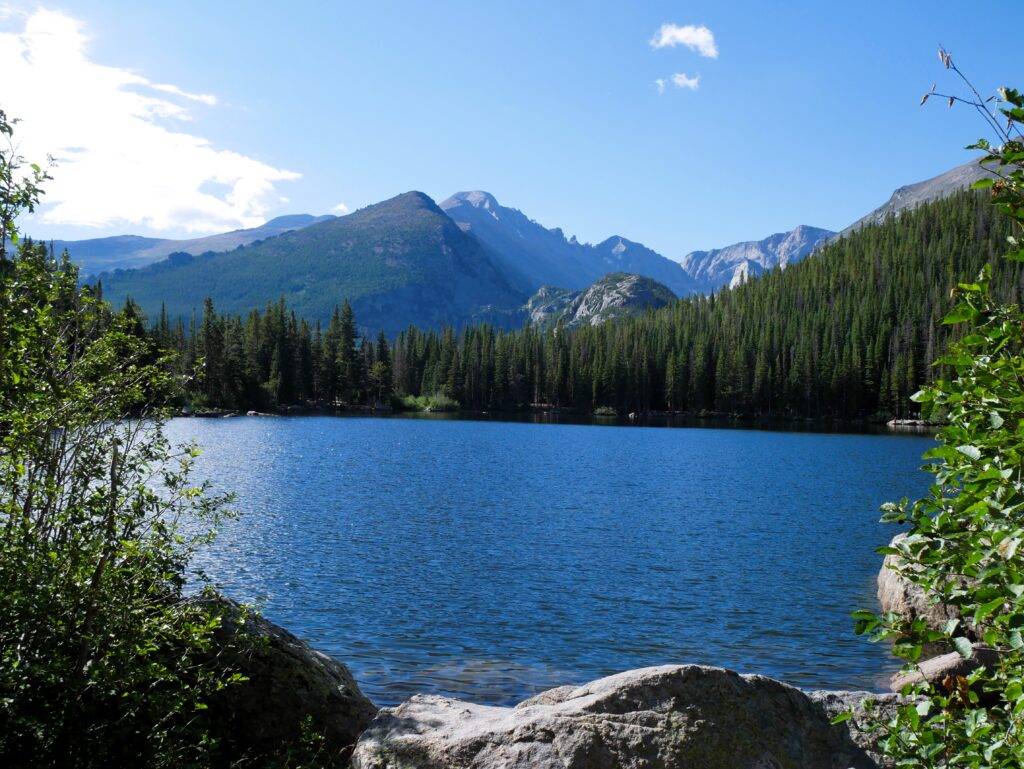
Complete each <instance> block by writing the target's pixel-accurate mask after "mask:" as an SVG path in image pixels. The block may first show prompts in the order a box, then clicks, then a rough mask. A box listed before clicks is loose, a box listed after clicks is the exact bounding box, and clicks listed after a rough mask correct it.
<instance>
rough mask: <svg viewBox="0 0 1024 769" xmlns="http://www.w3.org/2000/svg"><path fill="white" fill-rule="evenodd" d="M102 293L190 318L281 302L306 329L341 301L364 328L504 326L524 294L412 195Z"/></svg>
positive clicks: (160, 270)
mask: <svg viewBox="0 0 1024 769" xmlns="http://www.w3.org/2000/svg"><path fill="white" fill-rule="evenodd" d="M100 278H101V280H102V282H103V287H104V295H105V296H107V297H108V298H110V299H111V300H112V301H114V302H115V303H117V302H118V301H123V300H124V299H125V298H126V297H128V296H131V297H132V298H133V299H134V300H135V301H137V302H138V303H139V304H140V305H141V306H142V308H143V310H145V311H146V312H147V313H148V314H150V315H152V314H153V313H155V312H157V311H158V310H159V308H160V306H161V304H162V303H166V304H167V310H168V312H169V314H170V315H171V316H172V317H173V316H187V315H189V314H190V313H191V312H192V311H193V310H195V309H198V308H200V307H201V306H202V303H203V300H204V299H205V298H206V297H207V296H210V297H211V298H212V299H213V301H214V304H215V306H216V307H217V309H218V310H221V311H228V312H247V311H249V310H250V309H252V308H253V307H260V306H263V305H265V304H266V303H267V302H269V301H276V300H277V299H278V298H279V297H281V296H283V297H285V298H286V299H287V300H288V303H289V305H290V306H292V307H293V308H294V309H295V310H296V312H297V313H298V314H299V315H300V316H302V317H303V318H306V319H308V320H310V321H314V320H319V321H326V320H327V319H328V318H329V317H330V315H331V312H332V311H333V309H334V307H335V306H337V305H340V304H341V303H342V302H343V301H345V300H346V299H347V300H349V301H350V302H351V303H352V306H353V309H354V310H355V312H356V317H357V318H359V319H360V321H361V323H362V324H363V326H364V328H365V329H366V330H367V331H369V332H371V333H376V332H377V331H379V330H384V331H385V332H387V333H389V334H394V333H397V332H398V331H399V330H400V329H403V328H405V327H406V326H408V325H410V324H413V323H414V324H417V325H421V326H424V327H433V328H438V327H440V326H443V325H453V326H456V327H461V326H464V325H466V324H467V323H470V322H472V321H474V320H480V319H486V320H491V321H492V322H495V323H498V324H501V323H506V324H507V323H509V321H506V320H503V319H504V318H505V313H506V312H507V311H509V310H513V309H516V308H518V307H520V306H521V305H522V303H523V302H524V301H525V299H526V294H525V293H524V292H522V291H521V290H519V289H518V288H517V287H516V286H515V285H514V284H513V282H512V281H510V280H509V278H508V276H506V275H505V273H504V272H503V271H502V270H501V269H500V268H499V267H498V266H497V265H496V264H495V263H494V261H493V257H492V255H491V254H489V253H488V252H487V250H486V249H485V248H484V247H483V246H482V245H481V244H480V243H479V242H477V241H476V239H474V238H472V237H470V236H468V235H466V234H465V233H464V232H462V230H460V229H459V228H458V226H457V225H456V224H455V223H454V222H453V221H452V220H451V219H449V218H448V217H447V216H446V215H445V214H444V212H443V211H441V209H440V208H438V207H437V205H436V204H435V203H434V201H433V200H432V199H431V198H430V197H429V196H427V195H425V194H424V193H422V192H417V191H412V192H406V193H403V194H401V195H398V196H395V197H394V198H390V199H388V200H386V201H382V202H380V203H376V204H374V205H371V206H366V207H365V208H361V209H359V210H358V211H355V212H353V213H351V214H348V215H346V216H343V217H332V218H331V219H329V220H325V221H321V222H319V223H316V224H312V225H309V226H307V227H304V228H302V229H298V230H291V231H288V232H285V233H283V234H281V235H278V236H276V237H272V238H268V239H266V240H263V241H259V242H256V243H252V244H250V245H247V246H242V247H240V248H236V249H234V250H232V251H227V252H222V253H207V254H202V255H200V256H191V255H186V254H176V255H175V256H174V257H173V258H169V259H166V260H164V261H162V262H157V263H155V264H153V265H150V266H148V267H144V268H142V269H139V270H121V271H115V272H109V273H104V274H103V275H101V276H100Z"/></svg>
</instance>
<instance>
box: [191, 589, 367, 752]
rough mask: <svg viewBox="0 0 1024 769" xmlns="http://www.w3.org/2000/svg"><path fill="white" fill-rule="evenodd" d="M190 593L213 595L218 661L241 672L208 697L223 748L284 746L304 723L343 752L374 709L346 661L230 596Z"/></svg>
mask: <svg viewBox="0 0 1024 769" xmlns="http://www.w3.org/2000/svg"><path fill="white" fill-rule="evenodd" d="M190 600H199V601H204V602H209V601H213V602H214V605H215V608H217V609H218V610H220V612H221V616H222V621H221V627H220V629H219V630H218V631H216V640H217V641H218V646H219V647H220V650H221V651H220V654H221V655H222V656H221V660H222V662H223V663H224V664H225V665H227V666H229V667H230V669H232V670H236V671H238V672H240V673H241V674H242V675H244V676H245V677H246V678H247V679H248V680H246V681H243V682H241V683H238V684H234V685H232V686H228V687H227V688H225V689H224V690H223V691H222V692H221V693H220V696H219V697H218V698H217V699H216V700H215V701H214V702H212V703H210V714H211V716H212V717H213V721H214V725H215V727H216V731H217V733H218V736H219V737H220V738H221V740H222V741H223V743H224V747H225V748H226V749H227V750H228V751H229V752H230V753H231V754H233V755H235V756H236V757H242V756H244V757H246V758H248V759H253V758H258V757H260V756H263V755H265V754H271V753H273V754H275V755H279V754H280V751H281V750H282V748H284V747H287V746H298V745H300V744H301V743H302V741H303V739H304V738H305V737H306V736H307V735H306V734H305V731H306V730H307V727H308V731H309V732H311V733H315V734H317V735H319V736H320V737H322V739H323V748H324V749H325V750H326V751H327V752H329V753H330V754H331V755H336V756H339V757H340V758H341V760H344V759H345V758H347V756H348V755H349V753H350V751H351V749H352V746H353V745H355V742H356V738H357V737H358V736H359V734H360V733H361V732H362V731H363V729H365V728H366V726H367V724H369V723H370V720H371V719H372V718H373V717H374V715H375V714H376V712H377V708H376V707H375V706H374V705H373V703H372V702H370V700H369V699H367V698H366V697H365V696H364V695H363V693H362V692H361V691H360V690H359V686H358V684H356V681H355V679H354V678H353V677H352V674H351V673H350V672H349V670H348V668H347V667H345V665H343V664H342V663H340V662H338V661H337V660H335V659H332V658H331V657H328V656H327V655H326V654H323V653H322V652H318V651H316V650H315V649H312V648H310V646H309V645H308V644H306V643H305V642H304V641H301V640H299V639H298V638H296V637H295V636H294V635H292V634H291V633H289V632H288V631H287V630H285V629H284V628H282V627H279V626H278V625H275V624H274V623H272V622H270V621H268V620H266V619H264V618H263V617H260V616H259V615H257V614H247V613H245V612H244V611H243V610H242V608H241V607H240V606H239V605H238V604H236V603H235V602H234V601H231V600H229V599H227V598H214V599H211V598H202V599H190Z"/></svg>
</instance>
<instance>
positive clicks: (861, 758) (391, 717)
mask: <svg viewBox="0 0 1024 769" xmlns="http://www.w3.org/2000/svg"><path fill="white" fill-rule="evenodd" d="M872 697H874V698H876V699H877V700H879V702H880V704H881V706H882V707H888V706H891V704H892V703H893V702H895V699H894V697H893V695H867V694H864V693H850V692H844V693H833V692H818V693H813V694H811V695H808V694H805V693H803V692H801V691H800V690H798V689H795V688H793V687H791V686H788V685H786V684H783V683H780V682H778V681H775V680H773V679H770V678H765V677H763V676H755V675H750V676H744V675H740V674H738V673H734V672H732V671H728V670H723V669H720V668H711V667H703V666H699V665H666V666H661V667H652V668H642V669H639V670H632V671H628V672H625V673H620V674H618V675H614V676H609V677H607V678H602V679H599V680H597V681H593V682H591V683H589V684H585V685H583V686H579V687H571V686H563V687H559V688H558V689H553V690H551V691H549V692H544V693H543V694H540V695H538V696H536V697H533V698H531V699H529V700H526V701H524V702H522V703H520V704H519V705H518V706H517V707H515V708H502V707H490V706H485V705H474V704H470V703H466V702H460V701H458V700H452V699H448V698H445V697H436V696H423V695H419V696H416V697H413V698H412V699H410V700H408V701H406V702H405V703H403V704H402V705H400V706H398V707H396V708H387V709H384V710H381V711H380V713H379V714H378V715H377V718H376V719H374V721H373V723H371V724H370V726H369V728H368V729H367V730H366V731H365V732H364V733H363V735H362V736H361V737H360V739H359V742H358V744H357V745H356V749H355V753H354V754H353V757H352V762H353V766H354V767H356V768H357V769H406V768H410V767H417V768H419V769H527V768H529V769H674V768H676V767H678V769H691V768H693V769H695V768H696V767H700V768H701V769H847V768H848V767H856V768H857V769H871V768H872V767H877V766H878V764H877V763H876V758H875V757H874V756H872V755H871V753H870V747H871V743H870V738H869V736H868V735H867V734H866V733H864V732H862V731H861V730H860V729H859V726H858V724H859V723H860V722H859V721H858V718H857V716H855V717H854V718H853V719H851V720H850V721H847V722H845V723H842V724H835V725H833V724H831V718H832V717H834V716H835V715H836V714H838V713H839V712H842V711H844V710H846V709H848V708H851V707H853V708H854V709H858V708H859V709H861V713H862V714H863V709H862V708H863V701H864V700H865V699H866V698H872Z"/></svg>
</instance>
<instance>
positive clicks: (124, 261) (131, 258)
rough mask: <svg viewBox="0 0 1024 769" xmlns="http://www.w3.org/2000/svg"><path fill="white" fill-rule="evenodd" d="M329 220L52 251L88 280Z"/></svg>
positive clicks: (294, 219) (124, 238)
mask: <svg viewBox="0 0 1024 769" xmlns="http://www.w3.org/2000/svg"><path fill="white" fill-rule="evenodd" d="M333 218H334V217H333V216H331V215H329V214H327V215H324V216H312V215H311V214H288V215H285V216H278V217H275V218H273V219H271V220H269V221H268V222H266V223H264V224H261V225H260V226H259V227H250V228H249V229H243V230H232V231H231V232H221V233H218V234H216V235H207V236H205V237H202V238H188V239H185V240H174V239H171V238H145V237H140V236H138V235H114V236H113V237H109V238H90V239H88V240H55V241H53V248H54V252H55V253H57V254H58V255H59V254H60V253H61V252H62V251H64V250H65V249H66V250H67V252H68V253H69V254H70V256H71V260H72V261H73V262H75V263H76V264H77V265H78V266H79V268H80V269H81V272H82V275H85V276H88V275H93V274H96V273H100V272H103V271H106V270H123V269H133V268H136V267H145V266H146V265H148V264H152V263H153V262H158V261H160V260H161V259H166V258H167V257H168V256H170V255H171V254H174V253H183V254H192V255H193V256H198V255H199V254H204V253H207V252H209V251H230V250H231V249H233V248H238V247H239V246H246V245H248V244H250V243H253V242H255V241H257V240H263V239H265V238H272V237H274V236H276V235H281V234H282V233H285V232H290V231H291V230H298V229H302V228H303V227H308V226H309V225H311V224H316V223H317V222H323V221H327V220H328V219H333Z"/></svg>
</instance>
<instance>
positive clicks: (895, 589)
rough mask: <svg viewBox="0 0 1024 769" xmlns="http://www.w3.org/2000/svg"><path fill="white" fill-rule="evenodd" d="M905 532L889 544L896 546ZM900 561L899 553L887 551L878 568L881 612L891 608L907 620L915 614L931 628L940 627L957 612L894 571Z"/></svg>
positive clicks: (914, 617)
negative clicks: (880, 568) (887, 553)
mask: <svg viewBox="0 0 1024 769" xmlns="http://www.w3.org/2000/svg"><path fill="white" fill-rule="evenodd" d="M906 536H907V535H906V534H897V535H896V536H895V537H893V540H892V542H890V543H889V546H890V547H898V546H899V543H900V542H901V541H902V540H903V539H904V538H905V537H906ZM901 563H902V559H901V558H900V556H898V555H893V554H889V555H887V556H885V560H884V561H883V562H882V570H881V571H879V572H878V603H879V604H880V605H881V608H882V611H883V612H893V613H895V614H898V615H900V616H902V617H904V618H905V619H907V620H908V621H913V620H915V619H917V618H918V617H921V618H922V619H924V620H925V622H926V623H927V624H928V627H930V628H931V629H933V630H940V629H941V628H942V626H943V625H944V624H945V623H946V621H947V620H950V619H953V618H955V617H956V616H957V611H956V609H955V608H953V607H952V606H949V605H947V604H944V603H938V602H936V601H933V600H932V599H931V597H930V596H928V595H927V594H926V593H925V592H924V590H922V589H921V587H919V586H918V585H916V584H914V583H913V582H911V581H910V580H908V579H907V578H906V577H904V576H902V575H901V574H899V573H898V572H896V571H894V569H895V568H898V567H899V566H900V564H901Z"/></svg>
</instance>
